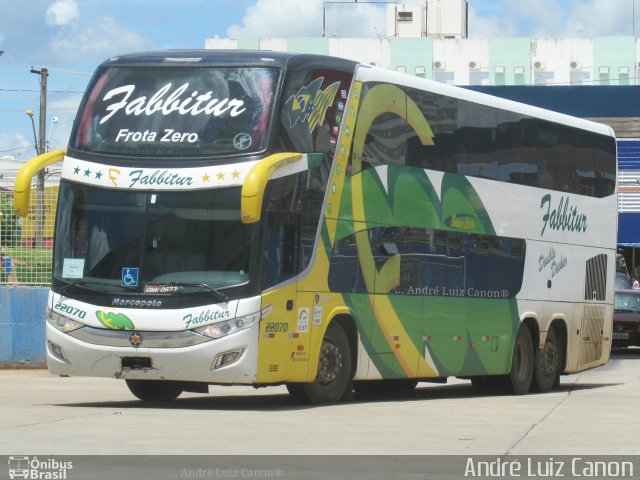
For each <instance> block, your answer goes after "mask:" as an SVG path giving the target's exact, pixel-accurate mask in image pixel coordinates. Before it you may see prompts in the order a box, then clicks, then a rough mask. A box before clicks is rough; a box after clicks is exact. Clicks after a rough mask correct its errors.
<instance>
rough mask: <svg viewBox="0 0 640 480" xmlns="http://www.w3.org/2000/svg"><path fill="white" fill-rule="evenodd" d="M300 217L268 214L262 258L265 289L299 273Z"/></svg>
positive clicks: (281, 213)
mask: <svg viewBox="0 0 640 480" xmlns="http://www.w3.org/2000/svg"><path fill="white" fill-rule="evenodd" d="M299 218H300V217H299V215H296V214H292V213H286V212H275V211H270V212H267V221H266V225H265V235H264V248H263V254H262V255H263V257H262V283H263V288H268V287H270V286H273V285H276V284H278V283H280V282H283V281H285V280H286V279H288V278H291V277H293V276H294V275H295V274H296V273H297V258H298V254H297V252H298V248H297V245H298V231H299V228H298V225H299Z"/></svg>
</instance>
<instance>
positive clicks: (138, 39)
mask: <svg viewBox="0 0 640 480" xmlns="http://www.w3.org/2000/svg"><path fill="white" fill-rule="evenodd" d="M49 45H50V50H51V54H52V55H54V56H55V57H56V58H58V59H60V60H62V61H65V62H80V61H85V60H86V59H87V58H88V57H90V58H93V59H95V60H96V61H101V60H104V59H106V58H107V57H109V56H112V55H116V54H121V53H129V52H132V51H136V50H145V49H147V47H148V40H147V39H145V38H144V37H142V36H141V35H139V34H137V33H136V32H133V31H130V30H127V29H125V28H123V27H122V26H120V25H118V24H117V23H116V22H115V20H114V19H113V18H112V17H110V16H105V17H97V18H95V19H91V20H89V21H87V22H82V23H73V24H70V25H66V26H65V27H63V28H60V29H58V30H57V31H56V32H55V34H54V35H53V36H52V38H51V39H50V43H49Z"/></svg>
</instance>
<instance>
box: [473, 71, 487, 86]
mask: <svg viewBox="0 0 640 480" xmlns="http://www.w3.org/2000/svg"><path fill="white" fill-rule="evenodd" d="M469 85H489V72H483V71H481V70H471V71H470V72H469Z"/></svg>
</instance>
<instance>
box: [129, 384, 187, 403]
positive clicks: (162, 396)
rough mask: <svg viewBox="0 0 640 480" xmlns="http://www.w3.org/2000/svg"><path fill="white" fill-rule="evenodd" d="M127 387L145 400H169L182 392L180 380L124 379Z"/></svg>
mask: <svg viewBox="0 0 640 480" xmlns="http://www.w3.org/2000/svg"><path fill="white" fill-rule="evenodd" d="M125 381H126V382H127V387H129V390H130V391H131V393H133V394H134V395H135V396H136V397H138V398H139V399H140V400H144V401H145V402H170V401H172V400H175V399H176V398H178V397H179V396H180V394H181V393H182V386H181V385H180V382H172V381H169V380H125Z"/></svg>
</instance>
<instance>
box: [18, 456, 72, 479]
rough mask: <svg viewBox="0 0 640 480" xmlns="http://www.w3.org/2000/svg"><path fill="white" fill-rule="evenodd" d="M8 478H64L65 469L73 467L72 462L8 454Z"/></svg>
mask: <svg viewBox="0 0 640 480" xmlns="http://www.w3.org/2000/svg"><path fill="white" fill-rule="evenodd" d="M8 463H9V478H11V479H14V478H26V479H38V480H65V479H66V478H68V477H67V471H68V470H71V469H72V468H73V462H66V461H60V460H56V459H55V458H47V459H45V460H41V459H38V457H26V456H17V455H14V456H10V457H9V462H8Z"/></svg>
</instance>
